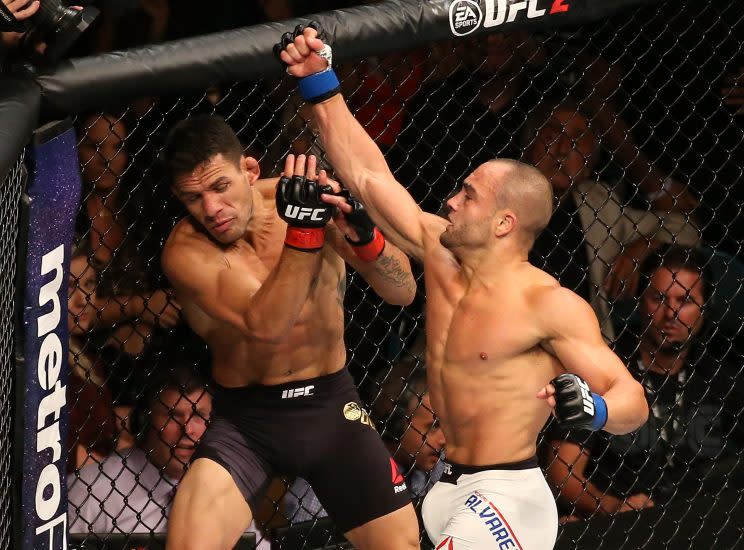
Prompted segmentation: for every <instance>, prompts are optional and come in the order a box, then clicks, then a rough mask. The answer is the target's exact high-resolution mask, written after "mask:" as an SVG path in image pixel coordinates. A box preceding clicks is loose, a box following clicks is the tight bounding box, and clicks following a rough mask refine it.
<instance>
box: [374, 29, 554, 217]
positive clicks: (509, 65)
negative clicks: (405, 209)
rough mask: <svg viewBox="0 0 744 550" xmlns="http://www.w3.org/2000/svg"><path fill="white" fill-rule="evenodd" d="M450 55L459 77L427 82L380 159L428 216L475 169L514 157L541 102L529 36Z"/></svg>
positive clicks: (493, 40) (480, 42)
mask: <svg viewBox="0 0 744 550" xmlns="http://www.w3.org/2000/svg"><path fill="white" fill-rule="evenodd" d="M454 48H455V51H456V52H457V54H456V57H457V58H458V59H459V60H461V63H460V64H459V67H458V70H456V71H454V72H453V73H452V74H449V75H447V77H446V78H444V79H443V80H441V81H435V82H433V83H430V82H427V83H426V85H424V86H423V87H422V88H421V90H420V91H419V92H418V94H417V95H416V96H415V97H414V98H413V100H411V101H410V103H408V106H407V110H408V116H407V121H406V123H405V124H404V127H403V129H402V130H401V132H400V135H399V137H398V140H397V144H396V146H394V147H393V148H392V149H391V150H390V151H388V152H387V154H386V157H387V160H388V162H389V163H390V166H391V168H392V169H393V170H394V171H395V172H396V176H397V179H398V180H399V181H401V182H403V183H404V184H405V185H408V186H409V190H410V192H411V194H412V195H413V197H414V198H415V199H416V201H417V202H418V203H419V204H420V205H421V206H422V208H423V209H424V210H427V211H431V212H436V211H438V210H439V208H440V207H441V205H442V204H443V201H444V199H445V198H446V197H447V196H448V195H449V194H450V193H451V192H452V190H453V187H452V186H453V185H454V182H460V181H462V179H463V178H464V177H465V176H466V175H467V174H468V173H470V172H471V171H472V169H473V168H474V167H475V166H478V165H479V164H481V163H483V162H485V161H487V160H490V159H492V158H494V157H509V158H517V157H518V152H519V151H518V149H517V145H518V144H517V142H516V140H515V137H516V135H517V133H518V131H519V129H520V127H521V124H522V122H523V121H524V117H525V114H526V113H528V112H529V111H530V110H531V109H532V108H533V107H534V106H535V105H537V104H538V103H539V101H540V99H541V97H542V95H540V94H536V93H534V88H533V87H531V86H528V84H529V81H530V78H531V75H532V72H533V71H531V68H534V67H535V65H536V64H537V63H538V62H539V60H538V59H537V58H536V57H535V56H534V55H533V52H534V51H535V50H537V49H538V48H537V46H536V45H533V44H531V43H530V37H529V35H528V34H527V33H525V32H523V31H516V32H513V33H509V34H491V35H488V36H487V37H479V38H475V39H471V40H467V41H463V42H458V43H456V44H455V45H454ZM437 54H438V55H440V56H442V57H445V58H446V57H448V56H446V55H445V52H444V51H442V50H441V49H438V50H437ZM536 74H537V73H536ZM544 84H545V86H548V87H549V86H550V85H551V83H550V82H547V81H546V82H545V83H544ZM543 89H546V88H543Z"/></svg>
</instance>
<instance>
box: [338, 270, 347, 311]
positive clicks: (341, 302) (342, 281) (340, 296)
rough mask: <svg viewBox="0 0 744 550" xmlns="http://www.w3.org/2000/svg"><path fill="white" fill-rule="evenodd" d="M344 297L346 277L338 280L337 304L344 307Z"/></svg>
mask: <svg viewBox="0 0 744 550" xmlns="http://www.w3.org/2000/svg"><path fill="white" fill-rule="evenodd" d="M344 296H346V275H344V276H342V277H341V278H340V279H339V280H338V303H339V305H340V306H341V307H342V308H343V307H344Z"/></svg>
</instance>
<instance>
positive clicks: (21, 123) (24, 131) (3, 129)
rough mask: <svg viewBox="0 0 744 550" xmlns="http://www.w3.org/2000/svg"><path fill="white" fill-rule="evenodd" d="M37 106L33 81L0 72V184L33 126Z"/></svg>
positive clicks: (36, 114)
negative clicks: (0, 121)
mask: <svg viewBox="0 0 744 550" xmlns="http://www.w3.org/2000/svg"><path fill="white" fill-rule="evenodd" d="M40 105H41V92H40V90H39V88H38V86H36V85H35V84H34V82H33V81H31V80H29V79H28V78H14V77H10V76H7V77H6V76H2V75H0V120H2V124H0V184H1V183H2V181H3V179H4V178H5V175H6V174H7V173H8V171H9V170H10V168H11V167H12V166H13V165H14V164H15V163H16V162H17V160H18V155H20V154H21V151H22V150H23V147H24V146H25V145H26V143H28V140H29V138H30V137H31V133H32V132H33V131H34V128H36V125H37V123H38V119H39V106H40Z"/></svg>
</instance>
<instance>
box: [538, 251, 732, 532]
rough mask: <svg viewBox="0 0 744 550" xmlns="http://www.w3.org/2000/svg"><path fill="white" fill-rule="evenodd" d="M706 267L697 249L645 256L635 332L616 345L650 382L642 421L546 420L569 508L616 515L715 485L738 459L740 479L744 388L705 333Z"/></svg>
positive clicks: (554, 476) (558, 485)
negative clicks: (630, 424)
mask: <svg viewBox="0 0 744 550" xmlns="http://www.w3.org/2000/svg"><path fill="white" fill-rule="evenodd" d="M705 266H706V258H705V256H704V255H702V254H701V253H700V252H699V251H697V250H695V249H686V248H681V247H676V246H670V247H664V248H663V249H661V250H659V251H658V252H656V253H654V254H652V255H649V256H648V257H647V258H646V259H645V260H644V262H643V264H642V267H641V273H642V283H641V284H642V291H641V296H640V309H641V313H642V316H643V318H644V326H643V327H642V329H641V331H640V340H639V339H637V338H630V337H628V338H627V339H623V340H621V341H620V342H619V345H618V350H617V351H618V353H619V354H620V355H621V356H622V357H623V358H624V359H625V360H626V362H627V365H628V368H629V369H630V371H631V373H632V374H633V376H634V377H635V378H636V379H637V380H638V381H639V382H641V383H642V385H643V387H644V389H645V391H646V398H647V400H648V404H649V408H650V411H651V414H650V415H649V420H648V422H647V423H646V424H645V425H644V426H642V427H641V428H640V429H639V430H638V431H636V432H634V433H631V434H627V435H623V436H608V435H607V434H605V433H600V432H595V433H591V434H589V433H588V432H580V431H569V432H567V433H566V432H563V431H561V430H559V429H558V428H557V427H555V426H551V427H550V428H549V429H548V432H547V438H546V440H547V441H548V442H549V445H548V447H547V449H546V454H547V455H548V456H547V457H546V458H547V477H548V481H549V483H550V484H551V485H552V487H553V489H554V491H555V492H556V493H557V495H558V500H559V503H560V504H561V505H562V507H563V508H564V510H565V511H566V512H568V513H570V514H574V515H577V516H580V517H589V516H591V515H592V514H594V513H600V514H614V513H616V512H623V511H630V510H639V509H642V508H645V507H649V506H654V505H655V504H659V503H660V502H663V501H664V500H666V499H667V498H669V497H670V496H672V495H673V494H675V493H678V494H679V493H681V494H683V495H687V496H688V497H692V496H693V495H695V494H701V492H702V493H705V492H715V491H719V490H720V489H721V487H723V485H724V483H726V480H727V479H729V482H730V480H731V479H735V477H732V476H731V474H732V473H733V470H734V469H735V468H738V471H739V474H738V477H739V482H741V470H742V466H741V465H739V463H738V456H737V449H738V448H740V445H741V443H742V432H744V425H742V422H741V420H740V419H739V418H738V417H740V416H741V403H742V402H744V392H743V391H742V381H741V380H737V379H736V377H735V375H734V376H732V375H731V372H732V371H730V370H728V365H727V363H726V361H725V360H724V359H722V358H720V357H715V356H714V355H713V354H712V353H710V352H709V350H708V349H706V346H705V342H704V341H703V339H702V338H701V335H702V334H704V330H703V326H704V311H705V304H706V300H707V299H708V296H709V288H708V280H707V279H706V272H705V270H706V267H705ZM734 372H735V371H734ZM701 488H702V489H701Z"/></svg>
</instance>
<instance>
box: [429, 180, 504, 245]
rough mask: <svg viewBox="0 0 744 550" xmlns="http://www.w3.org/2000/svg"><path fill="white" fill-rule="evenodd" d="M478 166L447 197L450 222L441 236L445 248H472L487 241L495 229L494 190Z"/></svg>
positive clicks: (446, 210)
mask: <svg viewBox="0 0 744 550" xmlns="http://www.w3.org/2000/svg"><path fill="white" fill-rule="evenodd" d="M479 170H482V168H478V169H477V170H476V171H475V172H473V173H472V174H471V175H470V176H468V177H467V178H466V179H465V182H464V183H463V184H462V187H461V188H460V189H459V190H458V191H457V192H456V193H455V194H454V195H453V196H452V197H450V198H449V199H448V200H447V203H446V209H445V212H446V217H447V219H448V220H449V222H450V224H449V225H448V226H447V227H446V229H445V230H444V232H443V233H442V234H441V236H440V237H439V242H440V243H441V244H442V246H444V247H445V248H448V249H449V250H453V249H456V248H470V247H478V246H482V245H484V244H485V243H486V242H488V240H489V238H490V237H491V232H492V221H493V216H494V204H493V192H492V190H490V189H489V188H488V187H487V185H484V184H483V177H484V176H483V174H481V173H479Z"/></svg>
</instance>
